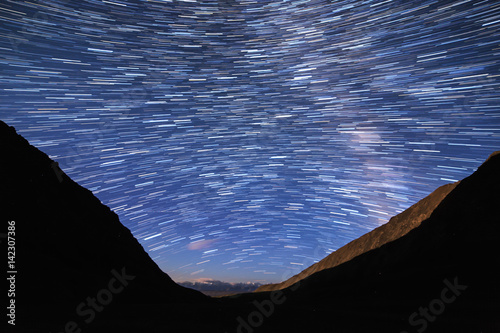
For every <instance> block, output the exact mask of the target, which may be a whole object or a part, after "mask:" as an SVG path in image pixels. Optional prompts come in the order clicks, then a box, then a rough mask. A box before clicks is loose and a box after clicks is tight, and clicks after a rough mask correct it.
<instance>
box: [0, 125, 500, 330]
mask: <svg viewBox="0 0 500 333" xmlns="http://www.w3.org/2000/svg"><path fill="white" fill-rule="evenodd" d="M0 156H1V158H2V163H0V171H1V172H0V177H1V179H0V184H1V188H2V200H1V217H2V221H3V222H2V223H3V224H2V225H4V226H5V225H7V222H8V221H15V225H16V260H17V261H16V265H17V268H18V273H17V280H16V310H15V322H16V326H15V327H13V326H9V327H7V328H8V329H9V330H10V331H14V332H23V333H25V332H26V333H29V332H37V333H45V332H53V333H55V332H71V333H79V332H108V333H109V332H134V333H136V332H183V333H184V332H219V333H224V332H228V333H232V332H234V333H253V332H255V333H259V332H300V333H303V332H314V333H317V332H328V333H336V332H353V333H357V332H384V333H388V332H396V333H402V332H408V333H412V332H419V333H422V332H474V333H476V332H477V333H480V332H482V333H488V332H492V333H493V332H500V315H499V314H500V286H499V282H498V281H500V271H499V270H498V267H499V266H500V251H499V244H500V214H499V212H498V205H499V203H500V194H499V190H498V189H500V154H499V153H496V154H493V155H492V156H491V157H490V158H489V159H488V160H487V161H486V162H485V163H484V164H483V165H482V166H481V167H480V168H478V170H477V171H476V172H475V173H474V174H472V175H471V176H469V177H467V178H465V179H464V180H462V181H461V182H460V183H458V184H455V186H454V188H452V189H450V191H449V192H448V193H445V195H444V197H440V198H439V203H438V204H437V206H436V207H433V209H432V211H431V212H430V213H429V216H428V217H427V216H426V218H425V219H423V220H422V221H419V224H418V226H416V227H414V228H412V229H411V230H409V231H407V232H405V233H403V234H402V235H401V236H400V235H398V237H394V239H393V240H391V241H388V242H385V241H384V242H381V243H380V244H377V245H376V246H373V248H371V249H370V250H367V251H361V252H360V254H357V255H356V256H354V257H353V258H350V259H349V260H347V261H345V262H343V263H340V264H337V265H336V266H335V267H332V268H325V269H322V270H320V271H318V272H315V273H314V274H307V275H304V276H305V278H303V279H299V280H298V281H296V282H295V283H294V284H290V285H288V286H286V287H285V288H284V289H281V290H280V289H277V290H274V291H267V292H259V293H247V294H241V295H237V296H232V297H225V298H217V299H211V298H209V297H206V296H204V295H202V294H201V293H199V292H196V291H194V290H191V289H187V288H183V287H181V286H179V285H177V284H176V283H174V282H173V281H172V280H171V279H170V277H169V276H168V275H167V274H165V273H164V272H162V271H161V270H160V269H159V268H158V266H157V265H156V264H155V263H154V262H153V261H152V260H151V258H150V257H149V256H148V255H147V253H146V252H145V251H144V249H143V248H142V246H141V245H140V244H139V243H138V242H137V240H136V239H135V238H134V237H133V236H132V234H131V233H130V231H129V230H128V229H127V228H125V227H124V226H123V225H122V224H121V223H120V221H119V219H118V217H117V215H116V214H115V213H113V212H112V211H111V210H110V209H109V208H108V207H106V206H104V205H103V204H102V203H101V202H100V201H99V200H98V199H97V198H95V197H94V196H93V195H92V193H91V192H90V191H88V190H86V189H84V188H82V187H81V186H79V185H78V184H76V183H75V182H73V181H72V180H71V179H70V178H69V177H68V176H67V175H66V174H64V172H63V171H61V170H60V169H59V167H58V166H57V164H56V163H55V162H54V161H52V160H50V159H49V158H48V157H47V155H45V154H44V153H42V152H41V151H39V150H38V149H36V148H34V147H33V146H30V145H29V143H28V142H27V141H26V140H25V139H23V138H22V137H21V136H19V135H17V134H16V132H15V130H14V129H13V128H12V127H9V126H7V125H6V124H5V123H3V122H0ZM403 214H404V213H403ZM409 216H410V215H409ZM407 222H408V221H406V222H405V219H404V218H402V219H401V221H400V223H407ZM420 222H421V223H420ZM4 228H5V230H7V229H6V227H4ZM395 228H397V227H396V226H395V227H394V229H395ZM4 232H5V231H2V233H4ZM384 232H385V233H391V232H394V233H398V232H400V231H397V230H391V228H385V229H384ZM2 244H3V243H2ZM12 328H15V330H12Z"/></svg>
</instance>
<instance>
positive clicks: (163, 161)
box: [0, 0, 500, 281]
mask: <svg viewBox="0 0 500 333" xmlns="http://www.w3.org/2000/svg"><path fill="white" fill-rule="evenodd" d="M0 22H1V23H0V37H1V39H0V55H1V57H0V66H1V69H2V70H1V78H0V94H1V103H0V114H1V118H2V119H3V120H4V121H6V122H7V123H8V124H9V125H12V126H15V127H16V128H17V129H18V131H19V132H20V133H21V134H22V135H23V136H25V137H26V138H27V139H29V140H30V142H31V143H32V144H34V145H35V146H37V147H38V148H40V149H41V150H43V151H45V152H47V153H48V154H50V156H51V157H52V158H53V159H55V160H57V161H59V163H60V165H61V168H62V169H63V170H64V171H65V172H66V173H68V175H69V176H71V177H72V178H73V179H74V180H75V181H77V182H78V183H80V184H81V185H82V186H85V187H87V188H89V189H91V190H92V191H93V192H94V194H96V195H97V196H98V197H99V198H100V199H101V200H102V201H103V203H104V204H106V205H108V206H110V207H111V208H112V209H113V210H114V211H115V212H116V213H117V214H118V215H119V216H120V219H121V221H122V222H123V223H124V224H125V225H126V226H127V227H128V228H129V229H130V230H131V231H132V233H133V234H134V235H135V237H136V238H138V239H139V241H140V242H141V243H142V245H143V246H144V248H145V249H146V251H148V253H149V254H150V255H151V256H152V257H153V259H154V260H155V261H156V262H157V263H158V264H159V265H160V267H161V268H162V269H164V270H165V271H166V272H168V273H169V274H170V275H171V276H172V277H173V278H174V279H176V280H189V279H196V278H202V277H210V278H215V279H220V280H226V281H238V280H242V279H245V280H256V281H257V280H261V281H280V280H283V279H285V278H287V277H288V276H290V275H292V274H294V273H297V272H298V271H300V270H302V269H304V268H305V267H307V266H309V265H310V264H312V263H313V262H315V261H318V260H320V259H322V258H323V257H324V256H326V255H327V254H329V253H330V252H331V251H333V250H336V249H337V248H339V247H340V246H342V245H344V244H346V243H347V242H349V241H350V240H352V239H355V238H357V237H359V236H361V235H362V234H364V233H366V232H368V231H370V230H372V229H373V228H375V227H377V226H379V225H381V224H383V223H385V222H386V221H387V220H388V219H389V217H391V216H392V215H395V214H396V213H398V212H401V211H402V210H404V209H405V208H407V207H408V206H410V205H411V204H413V203H415V202H416V201H418V200H419V199H420V198H422V197H424V196H426V195H427V194H428V193H430V192H431V191H432V190H434V189H435V188H436V187H437V186H439V185H442V184H444V183H448V182H452V181H455V180H458V179H461V178H463V177H465V176H467V175H468V174H470V173H471V172H472V171H473V170H474V169H475V168H477V167H478V166H479V164H480V163H481V162H482V161H483V160H484V159H485V157H487V156H488V155H489V154H490V153H491V152H493V151H494V150H497V149H498V148H499V147H498V143H499V133H500V132H499V130H500V118H499V117H500V111H499V108H500V107H499V106H500V86H499V78H500V71H499V69H500V67H499V64H500V4H499V3H498V2H496V1H472V0H464V1H396V0H394V1H392V0H388V1H369V0H365V1H360V0H358V1H314V0H310V1H307V0H303V1H245V0H242V1H230V0H227V1H195V0H189V1H188V0H184V1H160V0H152V1H140V0H116V1H115V0H110V1H104V0H103V1H97V0H81V1H76V0H33V1H10V0H6V1H3V2H2V3H1V4H0Z"/></svg>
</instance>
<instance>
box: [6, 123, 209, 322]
mask: <svg viewBox="0 0 500 333" xmlns="http://www.w3.org/2000/svg"><path fill="white" fill-rule="evenodd" d="M0 157H1V160H2V163H0V170H1V172H0V177H1V179H0V184H1V189H2V197H3V198H2V201H1V214H2V221H15V228H16V243H17V244H16V250H17V251H16V252H17V253H16V266H17V269H18V275H17V288H16V289H17V295H16V298H17V303H18V308H17V313H18V315H19V322H21V321H22V322H24V323H31V324H33V325H34V327H39V326H38V323H37V322H36V321H35V320H34V318H32V317H31V318H23V317H24V314H30V315H34V316H36V317H37V318H44V316H46V318H45V319H47V318H53V319H54V321H57V318H55V317H63V318H66V317H67V318H72V317H74V315H75V308H76V307H77V305H78V304H79V303H81V302H82V301H85V300H86V298H87V297H89V296H90V297H95V296H97V293H98V292H99V291H100V290H102V289H107V288H108V284H109V281H110V280H112V279H113V278H114V279H115V280H116V281H115V282H114V285H113V286H112V287H113V288H114V289H113V290H119V289H123V291H121V292H119V293H116V294H114V293H112V294H111V295H112V296H113V298H114V301H116V299H119V300H120V302H134V303H158V302H177V301H179V300H182V301H200V300H201V301H203V300H204V299H205V298H206V297H205V296H203V295H202V294H201V293H198V292H196V291H194V290H191V289H187V288H184V287H181V286H179V285H177V284H176V283H174V282H173V281H172V280H171V279H170V277H169V276H168V275H167V274H165V273H164V272H162V271H161V270H160V268H159V267H158V266H157V265H156V263H154V262H153V261H152V260H151V258H150V257H149V256H148V255H147V254H146V252H145V251H144V249H143V248H142V246H141V245H140V244H139V243H138V242H137V240H136V239H135V238H134V237H133V236H132V234H131V233H130V231H129V230H128V229H127V228H125V227H124V226H123V225H122V224H121V223H120V221H119V220H118V216H117V215H116V214H115V213H113V212H112V211H111V210H110V209H109V208H108V207H106V206H104V205H103V204H102V203H101V202H100V201H99V200H98V199H97V198H96V197H94V195H93V194H92V193H91V192H90V191H88V190H86V189H85V188H83V187H81V186H79V185H78V184H77V183H75V182H74V181H72V180H71V179H70V178H69V177H68V176H67V175H66V174H65V173H64V172H63V171H61V170H60V169H59V167H58V166H57V164H56V163H55V162H54V161H52V160H51V159H50V158H49V157H48V156H47V155H46V154H44V153H43V152H41V151H39V150H38V149H36V148H35V147H33V146H31V145H29V143H28V142H27V141H26V140H25V139H24V138H22V137H21V136H20V135H18V134H16V132H15V129H14V128H12V127H9V126H7V125H6V124H5V123H3V122H0ZM2 223H3V224H4V223H5V222H2ZM119 277H120V278H121V280H125V281H124V282H123V283H121V282H122V281H121V280H120V278H119ZM123 284H127V285H126V286H124V288H121V285H123ZM103 293H106V292H103ZM106 296H107V295H104V294H103V295H101V297H102V298H103V297H106ZM103 299H104V298H103ZM105 302H107V300H105ZM49 308H50V310H49ZM86 309H87V307H85V308H82V309H81V312H85V311H86ZM90 316H91V315H90V313H89V314H88V315H85V316H81V317H83V318H85V319H88V318H90ZM24 319H26V320H24ZM62 327H63V326H62Z"/></svg>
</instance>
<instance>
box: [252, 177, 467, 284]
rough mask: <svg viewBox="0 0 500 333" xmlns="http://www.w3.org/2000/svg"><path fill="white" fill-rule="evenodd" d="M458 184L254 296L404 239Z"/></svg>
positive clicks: (442, 190)
mask: <svg viewBox="0 0 500 333" xmlns="http://www.w3.org/2000/svg"><path fill="white" fill-rule="evenodd" d="M458 183H459V182H456V183H453V184H446V185H443V186H441V187H439V188H438V189H436V190H435V191H434V192H432V193H431V194H429V195H428V196H427V197H425V198H424V199H422V200H420V201H419V202H417V203H416V204H414V205H413V206H411V207H409V208H408V209H406V210H405V211H404V212H402V213H400V214H398V215H396V216H394V217H392V218H391V219H390V220H389V222H387V223H386V224H384V225H382V226H380V227H378V228H376V229H374V230H372V231H370V232H368V233H366V234H364V235H363V236H361V237H359V238H357V239H355V240H353V241H351V242H349V243H348V244H346V245H344V246H343V247H341V248H340V249H338V250H337V251H335V252H332V253H331V254H329V255H328V256H327V257H325V258H323V259H322V260H321V261H319V262H317V263H315V264H314V265H311V266H309V267H308V268H306V269H305V270H303V271H302V272H300V273H299V274H297V275H294V276H292V277H291V278H289V279H288V280H286V281H283V282H281V283H275V284H266V285H263V286H261V287H259V288H258V289H257V290H256V292H262V291H272V290H279V289H283V288H287V287H289V286H291V285H292V284H294V283H296V282H298V281H300V280H302V279H304V278H306V277H308V276H311V275H312V274H314V273H317V272H319V271H322V270H324V269H327V268H332V267H335V266H338V265H340V264H342V263H344V262H347V261H349V260H351V259H353V258H355V257H356V256H358V255H360V254H363V253H366V252H368V251H370V250H373V249H376V248H379V247H380V246H382V245H384V244H387V243H389V242H391V241H393V240H396V239H398V238H400V237H401V236H403V235H406V234H407V233H408V232H409V231H410V230H412V229H414V228H416V227H418V226H419V225H420V223H422V221H424V220H426V219H427V218H429V216H430V215H431V213H432V212H433V211H434V209H435V208H436V207H437V206H438V205H439V204H440V203H441V201H442V200H443V199H444V198H445V197H446V196H447V195H448V194H449V193H450V192H451V191H452V190H453V189H454V188H455V187H456V186H457V185H458Z"/></svg>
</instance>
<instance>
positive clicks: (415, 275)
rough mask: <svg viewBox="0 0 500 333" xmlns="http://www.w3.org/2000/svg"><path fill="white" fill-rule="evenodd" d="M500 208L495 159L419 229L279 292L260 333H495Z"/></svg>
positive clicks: (499, 158) (498, 156)
mask: <svg viewBox="0 0 500 333" xmlns="http://www.w3.org/2000/svg"><path fill="white" fill-rule="evenodd" d="M499 204H500V152H496V153H494V154H492V155H491V156H490V157H489V158H488V159H487V161H486V162H485V163H484V164H483V165H482V166H481V167H479V168H478V170H477V171H476V172H474V174H472V175H471V176H469V177H467V178H465V179H463V180H462V181H461V182H459V183H458V184H457V185H456V186H455V188H454V189H452V191H451V192H450V193H449V194H448V195H447V196H446V197H445V198H444V199H443V200H442V201H441V202H440V203H439V205H438V206H437V207H436V208H435V209H434V210H433V211H432V213H431V214H430V216H429V218H427V219H426V220H425V221H423V222H422V223H421V225H420V226H418V227H416V228H414V229H413V230H411V231H409V232H408V233H407V234H406V235H404V236H402V237H400V238H398V239H396V240H394V241H392V242H389V243H386V244H384V245H382V246H381V247H379V248H376V249H373V250H371V251H368V252H366V253H363V254H361V255H359V256H357V257H355V258H353V259H351V260H350V261H348V262H345V263H343V264H340V265H338V266H336V267H333V268H329V269H325V270H322V271H320V272H318V273H316V274H313V275H311V276H309V277H307V278H305V279H303V280H301V281H298V282H297V283H295V284H293V285H292V286H290V287H288V288H286V289H284V290H283V296H282V297H284V298H286V302H285V303H284V304H283V306H282V309H281V311H282V312H280V313H276V314H275V315H274V316H272V317H270V318H269V320H268V322H267V323H266V329H265V330H262V331H259V332H273V331H280V332H281V331H283V332H285V331H286V329H287V328H289V329H291V330H292V331H294V332H303V331H307V330H309V329H311V328H314V329H313V331H315V332H424V331H425V332H483V333H485V332H500V315H499V314H500V312H499V310H500V285H499V281H500V270H499V269H498V267H499V266H500V249H499V244H500V214H499V211H498V205H499ZM262 294H264V295H269V293H262ZM244 297H248V298H251V296H248V295H244ZM265 297H269V296H265ZM311 323H312V324H311Z"/></svg>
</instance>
